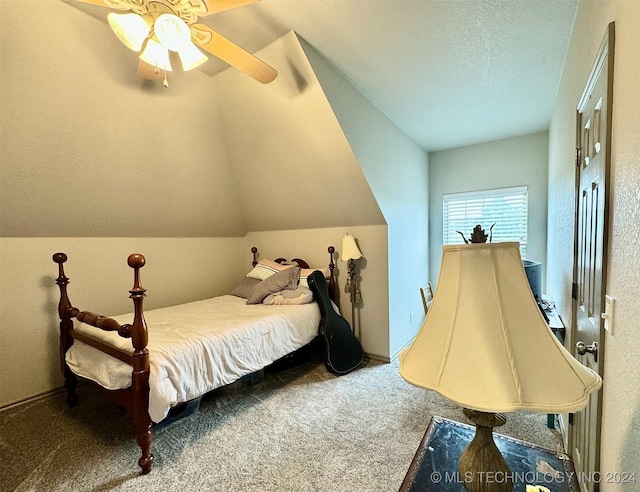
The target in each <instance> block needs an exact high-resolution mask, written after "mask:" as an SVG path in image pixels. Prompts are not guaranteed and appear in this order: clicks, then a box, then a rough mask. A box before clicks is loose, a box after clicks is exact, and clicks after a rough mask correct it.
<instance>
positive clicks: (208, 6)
mask: <svg viewBox="0 0 640 492" xmlns="http://www.w3.org/2000/svg"><path fill="white" fill-rule="evenodd" d="M201 1H202V4H203V7H204V9H205V10H204V11H202V12H198V15H199V16H201V17H203V16H205V15H211V14H215V13H217V12H223V11H225V10H230V9H235V8H236V7H242V6H243V5H249V4H250V3H256V2H258V1H259V0H201Z"/></svg>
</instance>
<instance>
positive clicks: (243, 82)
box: [217, 32, 385, 231]
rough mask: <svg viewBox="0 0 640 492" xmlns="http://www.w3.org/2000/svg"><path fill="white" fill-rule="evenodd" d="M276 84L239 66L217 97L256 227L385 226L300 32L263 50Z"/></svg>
mask: <svg viewBox="0 0 640 492" xmlns="http://www.w3.org/2000/svg"><path fill="white" fill-rule="evenodd" d="M259 55H262V56H264V58H265V59H268V60H269V61H270V63H272V64H273V65H274V66H277V67H278V70H279V76H278V78H277V79H276V80H275V81H274V82H272V83H271V84H269V85H266V86H260V87H257V86H256V84H255V82H254V81H253V80H251V79H249V78H247V77H246V76H244V75H243V74H240V73H239V72H237V71H235V70H227V71H226V72H224V73H222V74H220V75H218V77H219V78H221V80H222V81H223V82H224V83H223V84H221V85H220V86H219V87H221V88H220V89H219V90H220V93H219V96H220V97H218V98H217V100H218V101H219V102H220V103H221V104H220V106H219V111H220V114H221V120H220V121H221V126H222V128H223V133H224V137H225V141H226V144H227V152H228V155H229V156H230V160H231V162H232V172H233V174H234V176H235V182H236V186H237V190H238V193H239V196H240V202H241V205H242V209H243V217H244V219H245V222H246V226H247V228H248V229H249V230H251V231H264V230H280V229H305V228H321V227H331V226H342V225H347V226H348V225H378V224H384V223H385V222H384V218H383V216H382V213H381V211H380V208H379V207H378V204H377V202H376V200H375V198H374V196H373V194H372V192H371V189H370V188H369V185H368V184H367V181H366V179H365V177H364V175H363V173H362V171H361V169H360V166H359V164H358V161H357V160H356V157H355V155H354V153H353V151H352V149H351V147H350V145H349V142H348V141H347V139H346V137H345V135H344V133H343V131H342V129H341V127H340V125H339V123H338V121H337V119H336V117H335V115H334V113H333V111H332V109H331V106H330V105H329V102H328V101H327V99H326V96H325V94H324V92H323V90H322V88H321V86H320V84H319V82H318V80H317V78H316V75H315V74H314V72H313V70H312V68H311V66H310V65H309V62H308V60H307V58H306V56H305V53H304V51H303V49H302V47H301V45H300V41H299V40H298V38H297V36H296V34H295V33H294V32H289V33H288V34H286V35H284V36H282V37H281V38H280V39H278V40H277V41H275V42H273V43H271V44H270V45H269V46H267V47H266V48H264V49H263V50H261V51H260V52H259Z"/></svg>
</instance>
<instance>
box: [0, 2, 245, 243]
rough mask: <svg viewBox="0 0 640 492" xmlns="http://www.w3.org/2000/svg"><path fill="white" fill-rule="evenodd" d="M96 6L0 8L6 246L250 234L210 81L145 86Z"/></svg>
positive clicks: (185, 77) (177, 78)
mask: <svg viewBox="0 0 640 492" xmlns="http://www.w3.org/2000/svg"><path fill="white" fill-rule="evenodd" d="M18 4H19V6H18ZM77 5H81V4H77ZM91 8H92V9H94V10H98V11H99V12H101V14H102V15H101V16H100V17H99V18H94V17H93V16H92V15H89V14H88V13H87V12H85V11H83V10H80V9H78V8H76V6H75V5H73V4H67V3H64V2H58V1H55V2H53V1H38V2H23V1H17V0H15V1H14V0H10V1H8V2H6V1H3V2H2V141H1V143H2V171H1V172H2V196H1V198H0V199H1V202H0V206H1V212H2V231H1V234H2V236H4V237H11V236H13V237H25V236H26V237H36V236H64V237H229V236H242V235H244V234H245V233H246V225H245V223H244V218H243V216H242V213H241V208H240V206H239V201H238V195H237V193H236V191H235V190H236V187H235V183H234V181H233V177H232V176H231V174H230V171H229V167H228V159H227V156H226V154H225V151H224V145H222V138H221V135H222V133H221V128H220V124H219V119H218V118H217V117H216V114H215V112H213V111H212V107H213V104H212V102H211V99H212V94H215V91H214V90H213V88H212V85H214V80H213V79H211V78H210V77H208V76H206V75H204V74H203V73H198V72H197V71H195V72H189V73H186V74H170V75H169V82H170V85H171V87H170V89H169V90H165V89H164V88H163V87H162V85H161V84H154V85H151V84H145V83H144V82H142V81H141V80H140V79H138V77H137V69H136V66H137V59H136V56H135V54H134V53H132V52H131V51H130V50H128V49H127V48H126V47H124V46H123V45H122V43H120V42H119V41H118V39H117V38H116V37H115V36H114V35H113V32H111V29H110V28H109V26H108V25H107V24H106V22H105V16H106V12H107V10H106V9H104V8H100V7H97V6H96V7H94V6H91Z"/></svg>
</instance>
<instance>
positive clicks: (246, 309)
mask: <svg viewBox="0 0 640 492" xmlns="http://www.w3.org/2000/svg"><path fill="white" fill-rule="evenodd" d="M144 317H145V319H146V321H147V328H148V330H149V343H148V345H147V347H148V349H149V359H150V365H151V367H150V377H149V387H150V391H149V415H150V417H151V419H152V420H153V421H154V422H160V421H161V420H162V419H164V418H165V417H166V416H167V414H168V412H169V409H170V408H171V407H172V406H174V405H176V404H177V403H180V402H185V401H189V400H191V399H193V398H197V397H199V396H201V395H203V394H205V393H206V392H208V391H211V390H212V389H215V388H218V387H220V386H224V385H225V384H229V383H232V382H233V381H235V380H237V379H238V378H240V377H242V376H244V375H246V374H250V373H252V372H255V371H257V370H259V369H261V368H263V367H265V366H266V365H268V364H270V363H271V362H274V361H275V360H277V359H279V358H281V357H283V356H284V355H286V354H288V353H290V352H293V351H294V350H296V349H298V348H300V347H302V346H304V345H306V344H307V343H309V342H310V341H311V340H312V339H313V338H314V337H315V336H316V335H317V333H318V323H319V322H320V310H319V309H318V305H317V304H316V303H315V302H314V303H311V304H305V305H300V306H289V305H284V306H279V305H264V304H257V305H247V304H246V301H245V300H244V299H241V298H239V297H234V296H230V295H226V296H221V297H215V298H213V299H206V300H204V301H196V302H191V303H188V304H181V305H179V306H173V307H168V308H162V309H155V310H152V311H148V312H145V313H144ZM113 318H114V319H115V320H116V321H118V322H119V323H120V324H124V323H131V322H132V321H133V315H131V314H127V315H122V316H114V317H113ZM75 329H76V330H77V331H81V332H83V333H87V334H89V335H91V336H92V337H94V338H97V339H99V340H103V341H107V342H109V343H110V344H112V345H114V346H116V347H118V348H121V349H124V350H126V351H128V352H133V348H132V345H131V340H130V339H125V338H121V337H120V336H118V335H117V333H114V332H105V331H102V330H100V329H97V328H94V327H92V326H89V325H85V324H84V323H77V322H76V328H75ZM66 360H67V364H68V365H69V368H70V369H71V370H72V371H73V372H74V373H76V374H78V375H79V376H82V377H84V378H87V379H91V380H93V381H95V382H97V383H99V384H100V385H101V386H102V387H104V388H107V389H122V388H127V387H129V386H131V366H130V365H128V364H125V363H124V362H122V361H119V360H118V359H115V358H113V357H111V356H109V355H106V354H104V353H102V352H100V351H98V350H96V349H94V348H93V347H91V346H89V345H86V344H84V343H82V342H80V341H78V340H75V341H74V343H73V346H72V347H71V348H70V349H69V351H68V352H67V356H66Z"/></svg>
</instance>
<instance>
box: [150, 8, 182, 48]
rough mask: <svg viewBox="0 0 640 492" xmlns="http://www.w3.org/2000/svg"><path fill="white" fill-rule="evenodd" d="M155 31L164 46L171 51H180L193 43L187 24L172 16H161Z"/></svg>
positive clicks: (155, 25) (156, 22) (157, 20)
mask: <svg viewBox="0 0 640 492" xmlns="http://www.w3.org/2000/svg"><path fill="white" fill-rule="evenodd" d="M153 30H154V32H155V35H156V36H157V38H158V41H160V43H162V45H163V46H164V47H165V48H167V49H169V50H171V51H178V52H179V51H180V50H181V49H182V48H184V47H185V46H187V45H189V44H190V43H191V32H190V31H189V27H188V26H187V24H185V22H184V21H183V20H182V19H180V18H179V17H177V16H175V15H172V14H161V15H159V16H158V18H157V19H156V21H155V23H154V24H153Z"/></svg>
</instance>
